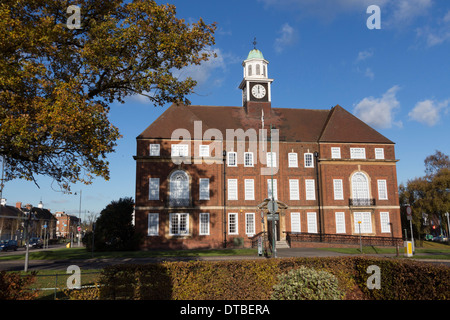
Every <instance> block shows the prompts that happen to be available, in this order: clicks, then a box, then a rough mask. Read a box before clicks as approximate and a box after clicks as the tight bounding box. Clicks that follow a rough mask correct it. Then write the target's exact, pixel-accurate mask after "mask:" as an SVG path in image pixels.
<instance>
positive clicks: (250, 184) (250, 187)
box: [245, 179, 255, 200]
mask: <svg viewBox="0 0 450 320" xmlns="http://www.w3.org/2000/svg"><path fill="white" fill-rule="evenodd" d="M245 200H255V181H254V180H253V179H245Z"/></svg>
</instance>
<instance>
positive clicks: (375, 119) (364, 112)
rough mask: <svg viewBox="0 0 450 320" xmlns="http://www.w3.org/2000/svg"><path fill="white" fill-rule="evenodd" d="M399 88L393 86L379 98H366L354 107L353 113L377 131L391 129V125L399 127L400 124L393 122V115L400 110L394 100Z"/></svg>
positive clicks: (398, 104) (398, 103) (396, 101)
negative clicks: (377, 129)
mask: <svg viewBox="0 0 450 320" xmlns="http://www.w3.org/2000/svg"><path fill="white" fill-rule="evenodd" d="M399 89H400V87H399V86H393V87H392V88H390V89H389V90H388V91H386V92H385V93H384V94H383V96H382V97H381V98H374V97H367V98H364V99H362V100H361V101H360V102H359V103H358V104H357V105H356V107H355V109H354V113H355V115H356V116H357V117H358V118H360V119H361V120H362V121H364V122H365V123H367V124H369V125H371V126H373V127H375V128H379V129H385V128H391V127H392V125H393V124H395V125H397V126H401V125H402V123H401V122H395V121H394V113H395V111H396V110H397V109H399V108H400V102H399V101H398V100H397V98H396V96H395V95H396V93H397V91H398V90H399Z"/></svg>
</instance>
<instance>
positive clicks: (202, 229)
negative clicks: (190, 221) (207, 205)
mask: <svg viewBox="0 0 450 320" xmlns="http://www.w3.org/2000/svg"><path fill="white" fill-rule="evenodd" d="M205 218H206V221H205ZM209 231H210V220H209V213H208V212H200V214H199V218H198V234H199V235H200V236H209Z"/></svg>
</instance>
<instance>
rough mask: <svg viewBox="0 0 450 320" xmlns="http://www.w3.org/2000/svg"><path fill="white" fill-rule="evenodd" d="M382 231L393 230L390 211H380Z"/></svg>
mask: <svg viewBox="0 0 450 320" xmlns="http://www.w3.org/2000/svg"><path fill="white" fill-rule="evenodd" d="M380 222H381V232H389V233H390V232H391V226H390V224H389V212H380Z"/></svg>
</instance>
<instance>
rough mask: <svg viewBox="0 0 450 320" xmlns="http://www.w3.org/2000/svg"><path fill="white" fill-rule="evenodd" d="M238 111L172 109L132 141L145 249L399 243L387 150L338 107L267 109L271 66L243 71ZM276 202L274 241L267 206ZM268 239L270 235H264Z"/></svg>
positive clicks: (249, 64)
mask: <svg viewBox="0 0 450 320" xmlns="http://www.w3.org/2000/svg"><path fill="white" fill-rule="evenodd" d="M242 66H243V71H244V72H243V79H242V82H241V84H240V86H239V88H240V89H241V90H242V106H195V105H189V106H186V105H180V104H173V105H172V106H171V107H169V108H168V109H167V110H166V111H165V112H164V113H163V114H162V115H161V116H160V117H159V118H158V119H157V120H155V121H154V122H153V123H152V124H151V125H150V126H149V127H148V128H147V129H145V130H144V131H143V132H142V133H141V134H140V135H139V136H138V137H137V153H136V156H135V157H134V158H135V160H136V198H135V199H136V207H135V222H136V228H137V230H138V231H140V232H142V233H144V234H145V235H146V236H145V241H144V243H143V249H149V248H214V247H224V246H232V245H237V244H238V245H242V244H243V245H244V246H247V247H248V246H252V245H255V242H256V240H257V239H258V237H260V236H262V235H264V234H265V235H267V234H268V235H269V238H270V237H272V236H273V237H276V238H277V240H278V241H281V242H285V243H287V244H288V245H290V246H330V245H335V244H336V245H338V244H341V243H347V244H348V243H358V242H357V241H359V240H358V239H359V237H360V236H361V237H362V238H363V239H364V240H363V241H366V242H368V241H370V242H371V243H377V244H394V243H395V242H396V241H398V240H399V239H400V237H401V223H400V208H399V203H398V194H397V176H396V163H397V160H396V159H395V145H394V143H393V142H392V141H390V140H389V139H388V138H386V137H384V136H383V135H381V134H380V133H379V132H377V131H376V130H374V129H373V128H371V127H370V126H368V125H367V124H365V123H364V122H362V121H361V120H359V119H358V118H356V117H355V116H353V115H352V114H351V113H349V112H348V111H346V110H345V109H344V108H342V107H341V106H339V105H336V106H335V107H333V108H331V109H326V110H313V109H296V108H278V107H277V108H274V107H272V81H273V79H270V78H269V77H268V61H267V60H265V59H264V57H263V55H262V53H261V51H259V50H257V49H253V50H251V51H250V53H249V55H248V57H247V59H246V60H245V61H244V62H243V64H242ZM272 197H273V198H274V199H275V200H277V201H278V209H279V210H278V211H279V212H278V213H279V220H278V221H276V233H275V234H272V233H273V232H272V231H271V230H272V228H271V226H272V223H275V222H273V221H268V219H267V208H266V207H264V205H262V204H264V203H267V201H266V202H264V200H265V199H270V198H272ZM264 232H266V233H264Z"/></svg>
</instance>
